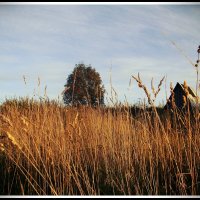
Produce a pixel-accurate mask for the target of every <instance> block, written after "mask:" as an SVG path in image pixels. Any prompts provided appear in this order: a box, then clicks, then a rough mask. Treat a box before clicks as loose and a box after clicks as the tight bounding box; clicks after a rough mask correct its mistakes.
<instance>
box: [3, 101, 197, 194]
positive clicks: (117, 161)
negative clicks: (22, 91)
mask: <svg viewBox="0 0 200 200" xmlns="http://www.w3.org/2000/svg"><path fill="white" fill-rule="evenodd" d="M118 110H119V111H117V109H114V111H113V110H110V109H103V108H96V109H95V108H90V107H79V108H70V107H69V108H66V107H64V106H62V105H60V104H59V103H56V102H49V101H45V102H37V101H34V100H31V99H25V98H24V99H13V100H7V101H6V102H5V103H4V104H3V105H2V106H1V107H0V133H1V136H0V141H1V146H0V147H1V148H0V159H1V161H0V162H1V165H0V176H1V183H0V193H1V194H6V195H9V194H20V195H23V194H27V195H31V194H39V195H46V194H51V195H110V194H112V195H117V194H118V195H119V194H123V195H191V194H192V195H197V194H200V183H199V181H200V178H199V176H200V137H199V132H198V130H200V129H199V121H198V123H192V122H191V120H190V119H189V118H188V115H184V116H183V115H181V114H172V113H165V114H161V115H160V119H159V120H160V121H159V120H158V117H159V116H158V115H155V111H154V110H152V111H147V110H145V109H144V110H142V109H141V111H140V112H138V114H137V115H136V116H134V117H133V116H132V115H131V114H130V112H129V110H128V108H126V107H121V108H120V109H118ZM160 122H161V123H162V124H161V123H160ZM196 126H198V127H196Z"/></svg>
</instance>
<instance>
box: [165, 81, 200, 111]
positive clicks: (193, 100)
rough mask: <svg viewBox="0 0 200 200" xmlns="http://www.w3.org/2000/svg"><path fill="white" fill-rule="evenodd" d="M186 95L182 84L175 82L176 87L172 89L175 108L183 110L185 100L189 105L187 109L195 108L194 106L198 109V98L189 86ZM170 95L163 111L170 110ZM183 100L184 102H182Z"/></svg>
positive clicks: (199, 106)
mask: <svg viewBox="0 0 200 200" xmlns="http://www.w3.org/2000/svg"><path fill="white" fill-rule="evenodd" d="M187 90H188V94H186V90H185V89H184V84H180V83H178V82H177V84H176V86H175V87H174V90H173V93H174V103H175V105H176V107H177V108H179V109H183V108H184V107H185V102H184V101H185V100H186V101H187V102H188V103H189V107H191V108H195V107H196V105H198V108H200V98H199V97H197V96H196V94H195V92H194V91H193V89H192V88H191V87H189V86H187ZM172 98H173V96H172V94H171V95H170V97H169V101H168V102H167V104H166V105H165V107H164V108H165V109H167V108H172V107H173V105H172ZM184 98H185V100H184ZM197 98H198V104H197Z"/></svg>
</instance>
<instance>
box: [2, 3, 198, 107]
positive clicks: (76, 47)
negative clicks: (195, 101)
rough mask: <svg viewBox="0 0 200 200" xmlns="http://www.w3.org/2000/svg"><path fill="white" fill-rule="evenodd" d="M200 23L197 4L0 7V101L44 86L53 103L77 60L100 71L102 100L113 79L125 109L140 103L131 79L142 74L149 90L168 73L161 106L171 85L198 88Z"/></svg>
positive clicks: (41, 91)
mask: <svg viewBox="0 0 200 200" xmlns="http://www.w3.org/2000/svg"><path fill="white" fill-rule="evenodd" d="M199 19H200V4H198V3H196V4H183V5H181V4H178V5H175V4H169V5H168V4H167V5H160V4H153V5H145V4H141V5H136V4H130V5H121V4H120V5H118V4H116V5H113V4H112V5H108V4H106V5H95V4H92V5H83V4H76V5H70V4H62V5H48V4H45V5H44V4H42V5H39V4H35V5H29V4H28V3H27V4H25V5H20V4H19V5H16V4H0V70H1V73H0V103H2V102H3V101H4V100H5V98H13V97H24V96H29V97H33V96H34V95H35V97H38V96H44V93H45V87H46V92H47V96H48V97H49V98H50V99H58V97H59V99H62V96H61V93H62V91H63V89H64V84H65V83H66V79H67V77H68V75H69V74H70V73H71V72H72V71H73V69H74V67H75V64H78V63H81V62H83V63H84V64H86V65H89V64H90V65H91V66H92V67H94V68H95V69H96V71H97V72H99V74H100V76H101V78H102V81H103V84H104V86H105V89H106V91H107V93H108V94H107V95H106V96H107V98H108V97H110V94H111V93H110V87H111V84H110V76H111V79H112V85H113V87H114V89H115V91H116V92H117V95H118V100H119V101H121V102H124V100H125V98H126V99H127V101H128V102H129V103H130V104H134V103H137V102H138V101H141V100H143V98H145V95H144V92H143V90H142V89H141V88H138V86H137V83H136V82H135V80H132V84H131V85H129V81H130V78H131V76H132V75H134V76H137V74H138V73H140V77H141V79H142V81H143V82H144V83H145V84H146V86H147V87H148V88H149V90H151V79H152V77H153V78H154V83H155V87H157V85H158V83H159V81H160V79H161V78H162V77H163V76H165V77H166V81H164V83H163V85H162V87H161V92H160V93H159V94H158V97H157V101H156V103H157V104H159V103H165V102H166V95H167V96H169V91H170V90H169V87H170V82H172V83H173V85H174V86H175V84H176V82H181V83H182V82H183V81H184V80H186V81H187V83H188V85H190V86H192V87H193V88H195V87H196V86H195V84H196V71H195V68H194V66H192V64H191V62H193V63H195V62H196V60H197V48H198V46H199V45H200V25H199ZM173 42H174V43H175V45H176V46H175V45H174V44H173ZM23 77H25V82H26V84H25V82H24V79H23ZM38 78H39V79H40V80H39V81H40V84H38ZM38 85H39V86H38Z"/></svg>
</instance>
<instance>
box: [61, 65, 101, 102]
mask: <svg viewBox="0 0 200 200" xmlns="http://www.w3.org/2000/svg"><path fill="white" fill-rule="evenodd" d="M64 87H65V89H64V91H63V100H64V103H65V104H66V105H92V106H97V105H103V104H104V93H105V89H104V86H103V85H102V80H101V77H100V75H99V73H98V72H96V70H95V69H94V68H92V67H91V65H89V66H86V65H85V64H83V63H81V64H76V65H75V68H74V70H73V72H72V73H71V74H70V75H69V76H68V78H67V83H66V84H65V85H64Z"/></svg>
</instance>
